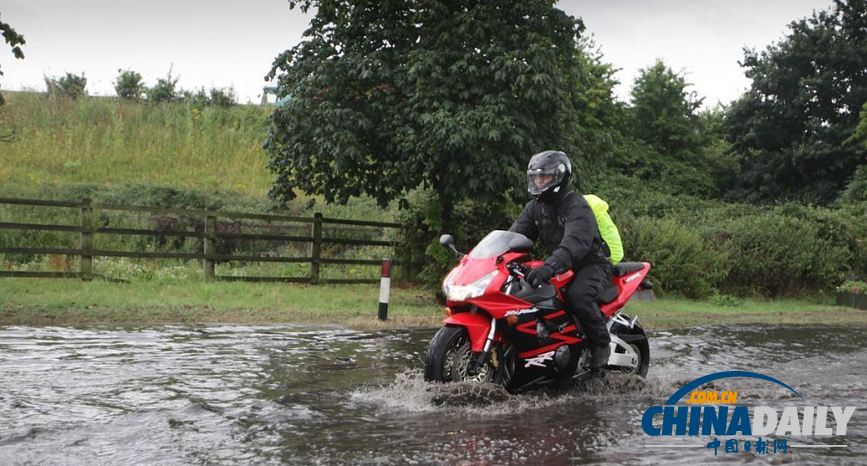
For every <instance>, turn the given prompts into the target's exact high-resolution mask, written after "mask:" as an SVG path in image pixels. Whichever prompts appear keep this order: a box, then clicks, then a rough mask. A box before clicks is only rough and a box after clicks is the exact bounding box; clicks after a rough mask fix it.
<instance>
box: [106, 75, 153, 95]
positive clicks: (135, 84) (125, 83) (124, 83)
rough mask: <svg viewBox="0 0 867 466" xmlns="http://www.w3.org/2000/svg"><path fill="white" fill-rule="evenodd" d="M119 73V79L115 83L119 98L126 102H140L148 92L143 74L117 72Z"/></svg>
mask: <svg viewBox="0 0 867 466" xmlns="http://www.w3.org/2000/svg"><path fill="white" fill-rule="evenodd" d="M117 72H118V75H117V79H115V81H114V90H115V92H117V96H118V97H120V98H121V99H124V100H135V101H138V100H140V99H141V98H142V95H144V93H145V91H146V90H147V88H146V87H145V85H144V81H142V77H141V74H140V73H138V72H136V71H131V70H117Z"/></svg>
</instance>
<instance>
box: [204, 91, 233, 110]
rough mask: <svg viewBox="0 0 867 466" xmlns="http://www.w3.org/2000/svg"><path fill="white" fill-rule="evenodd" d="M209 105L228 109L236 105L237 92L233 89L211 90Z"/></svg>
mask: <svg viewBox="0 0 867 466" xmlns="http://www.w3.org/2000/svg"><path fill="white" fill-rule="evenodd" d="M208 103H209V104H211V105H215V106H217V107H223V108H228V107H231V106H233V105H235V90H234V89H232V88H227V89H217V88H211V91H210V98H209V99H208Z"/></svg>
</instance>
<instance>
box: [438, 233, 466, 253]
mask: <svg viewBox="0 0 867 466" xmlns="http://www.w3.org/2000/svg"><path fill="white" fill-rule="evenodd" d="M440 244H441V245H442V246H443V247H444V248H446V249H448V250H449V251H451V252H452V254H454V255H456V256H458V257H464V255H463V254H461V253H460V252H459V251H458V250H457V248H455V238H454V237H453V236H452V235H449V234H445V235H442V236H440Z"/></svg>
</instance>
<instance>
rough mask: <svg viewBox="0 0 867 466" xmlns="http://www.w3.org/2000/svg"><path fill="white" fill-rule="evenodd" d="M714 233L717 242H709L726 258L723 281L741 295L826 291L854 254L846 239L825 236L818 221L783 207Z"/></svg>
mask: <svg viewBox="0 0 867 466" xmlns="http://www.w3.org/2000/svg"><path fill="white" fill-rule="evenodd" d="M717 232H718V237H719V238H720V241H719V242H718V243H717V244H714V245H713V246H714V247H718V248H721V249H722V250H723V251H724V252H725V253H727V257H728V258H729V264H728V269H729V273H728V275H727V276H726V277H725V281H724V283H723V286H724V287H725V288H726V289H729V290H732V291H734V292H737V293H739V294H753V293H758V294H762V295H768V296H776V295H781V294H783V295H793V294H798V293H801V292H804V291H816V290H830V289H831V288H833V286H834V284H836V283H839V282H840V281H841V279H842V277H843V275H844V273H845V271H846V270H848V269H849V267H850V265H849V264H850V261H851V259H852V257H853V255H852V252H851V251H850V249H849V247H848V245H847V244H846V243H845V242H841V241H836V240H834V239H832V235H829V236H825V235H823V227H822V225H821V224H820V223H819V222H816V221H814V220H812V219H805V218H797V217H794V216H790V215H786V214H785V212H779V211H778V212H770V213H766V214H763V215H749V216H745V217H742V218H739V219H734V220H731V221H728V222H726V223H724V224H723V225H721V228H720V229H719V230H717Z"/></svg>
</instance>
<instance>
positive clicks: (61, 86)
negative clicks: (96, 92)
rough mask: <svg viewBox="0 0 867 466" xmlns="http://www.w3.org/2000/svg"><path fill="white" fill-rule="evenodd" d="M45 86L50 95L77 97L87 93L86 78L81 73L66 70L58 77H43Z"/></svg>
mask: <svg viewBox="0 0 867 466" xmlns="http://www.w3.org/2000/svg"><path fill="white" fill-rule="evenodd" d="M45 87H46V88H47V91H48V95H49V96H51V97H57V96H62V97H68V98H70V99H77V98H79V97H84V96H86V95H87V89H86V88H87V78H86V77H85V76H84V73H82V74H81V75H77V74H73V73H69V72H67V73H66V74H65V75H63V76H61V77H60V78H49V77H48V76H46V77H45Z"/></svg>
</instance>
